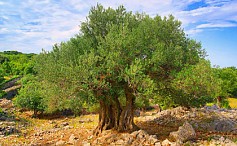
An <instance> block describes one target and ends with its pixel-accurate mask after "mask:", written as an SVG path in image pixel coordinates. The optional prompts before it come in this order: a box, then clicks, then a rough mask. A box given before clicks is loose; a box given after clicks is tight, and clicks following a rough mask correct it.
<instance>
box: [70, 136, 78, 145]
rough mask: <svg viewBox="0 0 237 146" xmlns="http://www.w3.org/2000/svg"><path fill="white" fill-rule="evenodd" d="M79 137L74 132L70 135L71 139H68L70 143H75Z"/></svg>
mask: <svg viewBox="0 0 237 146" xmlns="http://www.w3.org/2000/svg"><path fill="white" fill-rule="evenodd" d="M77 140H78V138H77V137H75V135H74V134H72V135H71V136H70V137H69V140H68V143H70V144H75V143H76V142H77Z"/></svg>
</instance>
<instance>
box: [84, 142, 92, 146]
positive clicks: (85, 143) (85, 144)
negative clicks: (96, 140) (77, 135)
mask: <svg viewBox="0 0 237 146" xmlns="http://www.w3.org/2000/svg"><path fill="white" fill-rule="evenodd" d="M90 145H91V144H90V143H89V142H87V141H83V142H82V146H90Z"/></svg>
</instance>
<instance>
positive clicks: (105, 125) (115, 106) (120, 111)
mask: <svg viewBox="0 0 237 146" xmlns="http://www.w3.org/2000/svg"><path fill="white" fill-rule="evenodd" d="M125 96H126V106H125V107H123V108H122V107H121V105H120V102H119V100H118V96H115V97H113V98H112V97H106V98H105V99H104V100H100V112H99V123H98V126H97V127H96V129H95V130H94V135H98V134H100V133H101V132H102V131H103V130H108V129H114V130H117V131H119V132H123V131H133V130H137V129H138V127H137V126H136V125H135V124H134V120H133V118H134V115H133V113H134V101H135V96H134V95H133V94H132V91H131V89H130V88H128V87H126V88H125Z"/></svg>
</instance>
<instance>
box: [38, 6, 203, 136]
mask: <svg viewBox="0 0 237 146" xmlns="http://www.w3.org/2000/svg"><path fill="white" fill-rule="evenodd" d="M204 55H205V54H204V52H203V50H202V49H201V45H200V43H197V42H195V41H193V40H191V39H188V38H186V35H185V33H184V32H183V29H182V28H181V22H180V21H178V20H175V19H174V17H173V16H168V17H163V18H162V17H160V16H158V15H157V16H155V17H150V16H148V15H146V14H139V13H136V14H133V13H132V12H127V11H126V10H125V8H124V7H123V6H120V7H118V8H117V9H112V8H108V9H105V8H104V7H103V6H101V5H97V6H95V7H92V9H91V10H90V13H89V16H88V17H87V21H86V22H83V23H82V24H81V30H80V33H79V34H78V35H77V36H76V37H74V38H71V39H70V40H69V41H68V42H62V43H61V44H58V45H55V46H54V47H53V50H52V51H50V52H42V53H41V54H40V55H39V56H38V59H37V60H38V61H36V62H37V63H36V69H37V72H38V74H39V76H40V78H41V79H42V80H44V81H45V82H50V83H51V84H52V85H54V87H55V86H56V87H58V88H59V89H60V90H62V91H64V93H66V94H64V95H66V96H63V97H62V98H67V99H69V100H70V99H71V98H72V97H79V98H80V99H81V100H83V101H85V102H91V101H93V102H98V103H99V104H100V112H99V123H98V126H97V128H96V129H95V134H98V133H100V132H101V131H102V130H105V129H115V130H118V131H130V130H134V129H136V128H137V126H136V125H135V124H134V121H133V112H134V109H135V104H134V103H135V100H136V99H138V98H139V100H143V99H145V100H147V99H149V98H153V97H155V95H158V94H160V91H165V89H168V88H170V87H171V85H172V84H171V81H172V80H173V79H174V78H175V76H176V74H177V73H178V72H180V71H181V70H182V68H184V67H185V66H188V65H195V64H197V63H198V62H199V60H200V58H203V56H204ZM58 96H60V95H58ZM54 98H55V97H54ZM60 100H61V98H58V101H60Z"/></svg>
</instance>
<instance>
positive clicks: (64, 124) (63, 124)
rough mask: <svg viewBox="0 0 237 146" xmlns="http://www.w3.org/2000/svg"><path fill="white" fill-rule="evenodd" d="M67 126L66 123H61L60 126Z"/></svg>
mask: <svg viewBox="0 0 237 146" xmlns="http://www.w3.org/2000/svg"><path fill="white" fill-rule="evenodd" d="M67 125H69V124H68V122H63V123H61V126H64V127H65V126H67Z"/></svg>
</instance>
